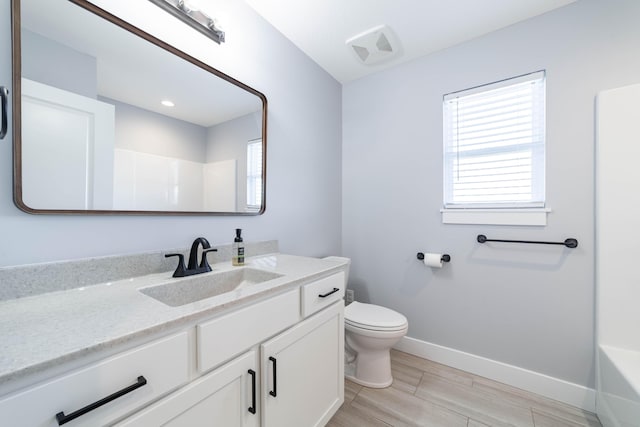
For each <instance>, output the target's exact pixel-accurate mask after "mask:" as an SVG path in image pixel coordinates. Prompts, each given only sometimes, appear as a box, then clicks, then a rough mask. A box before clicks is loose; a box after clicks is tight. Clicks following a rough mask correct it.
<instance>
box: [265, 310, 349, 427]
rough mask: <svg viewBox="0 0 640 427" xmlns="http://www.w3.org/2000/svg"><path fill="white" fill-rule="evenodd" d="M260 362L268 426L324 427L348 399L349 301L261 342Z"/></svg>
mask: <svg viewBox="0 0 640 427" xmlns="http://www.w3.org/2000/svg"><path fill="white" fill-rule="evenodd" d="M260 367H261V370H262V384H263V387H262V408H263V411H262V416H263V418H262V420H263V424H262V425H263V427H288V426H291V427H300V426H305V427H312V426H324V425H325V424H326V423H327V422H328V421H329V419H330V418H331V417H332V416H333V414H335V412H336V411H337V410H338V408H340V405H342V402H343V401H344V303H343V302H342V301H340V302H338V303H336V304H334V305H332V306H330V307H328V308H327V309H325V310H322V311H321V312H319V313H318V314H316V315H314V316H312V317H309V318H308V319H307V320H305V321H303V322H301V323H299V324H298V325H296V326H294V327H293V328H291V329H289V330H287V331H285V332H283V333H282V334H280V335H278V336H276V337H275V338H273V339H272V340H270V341H267V342H266V343H264V344H262V346H261V357H260ZM274 374H275V375H274Z"/></svg>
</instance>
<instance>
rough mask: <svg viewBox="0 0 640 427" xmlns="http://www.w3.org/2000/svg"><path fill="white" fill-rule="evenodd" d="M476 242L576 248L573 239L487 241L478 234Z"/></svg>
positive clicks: (576, 243) (575, 241)
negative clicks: (560, 240)
mask: <svg viewBox="0 0 640 427" xmlns="http://www.w3.org/2000/svg"><path fill="white" fill-rule="evenodd" d="M477 240H478V243H484V242H505V243H533V244H536V245H563V246H566V247H568V248H571V249H573V248H577V247H578V240H576V239H573V238H569V239H566V240H565V241H564V242H540V241H535V240H503V239H487V236H485V235H484V234H478V237H477Z"/></svg>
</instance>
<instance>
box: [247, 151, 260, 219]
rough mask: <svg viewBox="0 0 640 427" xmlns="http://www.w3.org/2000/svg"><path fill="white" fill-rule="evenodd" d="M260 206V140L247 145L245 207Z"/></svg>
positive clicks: (257, 208) (257, 207) (255, 207)
mask: <svg viewBox="0 0 640 427" xmlns="http://www.w3.org/2000/svg"><path fill="white" fill-rule="evenodd" d="M261 206H262V139H257V140H253V141H249V143H248V144H247V207H248V208H249V209H255V210H259V209H260V207H261Z"/></svg>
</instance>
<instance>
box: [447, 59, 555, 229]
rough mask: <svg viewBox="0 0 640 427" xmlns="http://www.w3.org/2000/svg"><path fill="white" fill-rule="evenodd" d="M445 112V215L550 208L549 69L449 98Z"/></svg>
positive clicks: (462, 92)
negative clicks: (547, 166) (547, 204)
mask: <svg viewBox="0 0 640 427" xmlns="http://www.w3.org/2000/svg"><path fill="white" fill-rule="evenodd" d="M443 109H444V111H443V112H444V208H445V209H444V210H443V212H445V211H447V210H452V209H460V208H462V209H493V210H497V209H505V208H511V209H525V208H529V211H530V208H543V207H544V203H545V200H544V197H545V194H544V192H545V167H544V158H545V73H544V71H540V72H536V73H533V74H527V75H524V76H520V77H516V78H513V79H508V80H504V81H501V82H497V83H492V84H488V85H484V86H480V87H477V88H473V89H469V90H465V91H461V92H455V93H451V94H448V95H445V96H444V103H443ZM443 220H444V216H443ZM545 221H546V217H545ZM445 222H448V221H446V220H445ZM474 223H476V222H474ZM481 223H485V224H486V223H489V224H494V223H495V224H498V223H500V222H491V221H488V222H487V221H483V222H481ZM532 225H540V224H532Z"/></svg>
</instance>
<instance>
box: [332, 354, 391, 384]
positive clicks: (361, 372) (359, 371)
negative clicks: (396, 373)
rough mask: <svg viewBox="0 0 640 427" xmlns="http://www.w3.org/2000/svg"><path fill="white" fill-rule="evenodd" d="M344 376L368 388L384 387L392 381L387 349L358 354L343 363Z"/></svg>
mask: <svg viewBox="0 0 640 427" xmlns="http://www.w3.org/2000/svg"><path fill="white" fill-rule="evenodd" d="M344 377H345V378H346V379H348V380H350V381H353V382H354V383H356V384H359V385H361V386H365V387H369V388H386V387H389V386H390V385H391V384H392V383H393V376H392V375H391V359H390V357H389V350H378V351H373V352H369V353H366V354H358V355H357V356H356V359H355V360H354V361H353V362H352V363H347V364H345V369H344Z"/></svg>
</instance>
